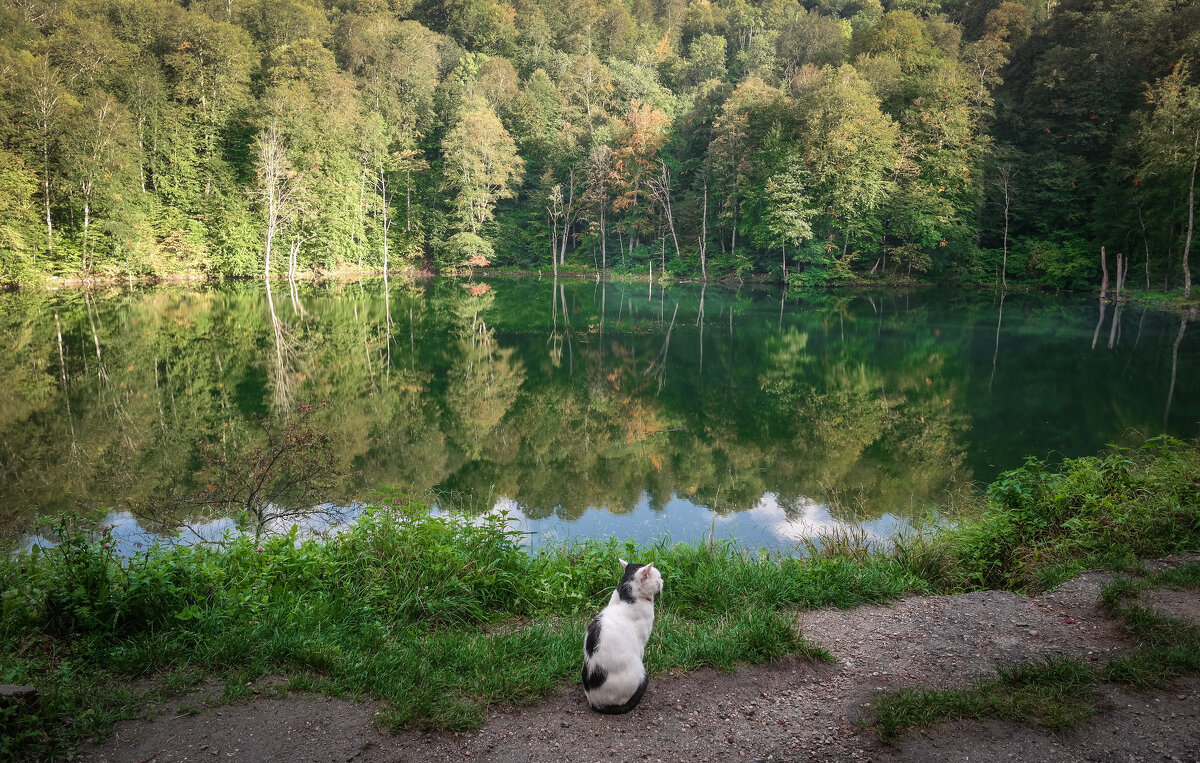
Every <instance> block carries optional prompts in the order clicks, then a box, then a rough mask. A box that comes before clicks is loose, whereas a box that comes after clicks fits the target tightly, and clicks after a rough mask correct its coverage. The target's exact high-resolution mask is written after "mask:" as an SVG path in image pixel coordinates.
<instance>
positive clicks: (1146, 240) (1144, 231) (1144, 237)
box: [1138, 202, 1150, 291]
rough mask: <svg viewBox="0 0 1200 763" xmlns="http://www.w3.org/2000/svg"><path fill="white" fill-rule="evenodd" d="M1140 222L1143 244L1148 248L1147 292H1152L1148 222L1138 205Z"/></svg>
mask: <svg viewBox="0 0 1200 763" xmlns="http://www.w3.org/2000/svg"><path fill="white" fill-rule="evenodd" d="M1138 222H1139V223H1140V224H1141V226H1142V244H1143V245H1145V247H1146V291H1150V239H1148V238H1146V221H1145V220H1144V219H1142V205H1141V203H1140V202H1139V203H1138Z"/></svg>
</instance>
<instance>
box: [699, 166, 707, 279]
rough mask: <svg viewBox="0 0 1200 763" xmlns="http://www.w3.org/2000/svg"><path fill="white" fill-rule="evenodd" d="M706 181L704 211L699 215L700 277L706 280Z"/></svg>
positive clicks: (705, 185) (705, 182) (705, 186)
mask: <svg viewBox="0 0 1200 763" xmlns="http://www.w3.org/2000/svg"><path fill="white" fill-rule="evenodd" d="M707 254H708V181H707V180H706V181H704V211H703V212H702V213H701V215H700V277H701V278H703V279H704V280H705V281H707V280H708V266H707V263H706V262H705V260H706V256H707Z"/></svg>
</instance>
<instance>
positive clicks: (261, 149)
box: [256, 120, 296, 279]
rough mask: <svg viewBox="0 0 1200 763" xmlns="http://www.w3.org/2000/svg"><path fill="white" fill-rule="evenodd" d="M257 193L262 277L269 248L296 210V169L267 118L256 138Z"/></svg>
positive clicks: (268, 267) (267, 268)
mask: <svg viewBox="0 0 1200 763" xmlns="http://www.w3.org/2000/svg"><path fill="white" fill-rule="evenodd" d="M256 143H257V148H258V151H257V154H258V167H257V169H258V183H259V195H260V196H261V198H262V202H263V213H264V214H265V215H266V244H265V246H264V248H263V276H264V277H265V278H267V279H270V278H271V249H272V247H273V246H274V243H275V239H276V237H277V236H278V235H279V233H280V232H281V231H282V230H283V229H285V228H286V227H287V226H288V225H289V224H290V223H291V221H292V219H293V217H294V216H295V213H296V184H295V183H294V182H293V180H294V179H295V177H296V171H295V170H293V169H292V166H291V162H290V161H289V160H288V157H287V150H286V148H285V146H284V144H283V135H282V131H281V130H280V127H279V123H278V121H276V120H271V122H269V123H268V124H267V126H266V128H264V129H263V131H262V132H261V133H259V136H258V138H257V139H256Z"/></svg>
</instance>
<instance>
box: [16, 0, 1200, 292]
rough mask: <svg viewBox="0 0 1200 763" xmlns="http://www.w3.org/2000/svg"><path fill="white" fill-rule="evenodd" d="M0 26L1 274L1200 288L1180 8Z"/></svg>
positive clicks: (1123, 0) (995, 6)
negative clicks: (1113, 262) (450, 275)
mask: <svg viewBox="0 0 1200 763" xmlns="http://www.w3.org/2000/svg"><path fill="white" fill-rule="evenodd" d="M0 30H2V31H0V214H2V215H3V219H2V221H0V281H4V282H10V283H11V282H19V281H25V280H30V281H32V280H36V279H40V278H43V277H46V276H84V277H104V276H107V277H122V278H123V277H126V276H129V277H137V276H155V275H166V274H173V273H189V274H209V275H217V276H227V275H232V276H238V275H255V274H264V273H265V274H282V273H284V272H285V271H286V272H287V273H288V274H295V273H296V272H301V271H307V272H327V271H333V270H347V269H363V270H379V269H386V268H392V267H395V266H398V265H399V266H418V267H433V268H439V267H440V268H447V267H459V266H461V265H462V264H463V262H464V260H463V257H464V253H467V252H470V253H471V254H469V255H468V259H470V260H472V261H473V262H478V259H477V258H476V255H479V257H482V258H483V259H487V260H489V261H490V262H492V264H494V265H500V266H509V267H515V268H521V269H537V270H542V269H544V270H549V269H550V268H551V267H554V268H559V267H572V266H573V267H575V268H595V269H598V270H606V269H617V270H620V271H624V272H637V271H645V270H647V269H648V268H650V267H651V266H652V263H653V266H654V267H656V268H657V269H660V270H665V271H667V272H668V273H670V274H672V275H675V276H679V277H705V278H714V277H716V278H723V277H741V278H746V277H762V278H773V279H778V278H781V277H787V278H788V279H790V280H791V282H792V283H793V284H812V285H816V284H824V283H830V282H834V281H839V280H847V279H864V278H872V277H874V278H888V279H898V278H921V279H925V280H936V281H939V282H950V283H955V282H957V283H999V282H1000V281H1002V280H1003V281H1005V282H1008V281H1017V282H1025V283H1042V284H1046V285H1051V286H1055V287H1067V288H1075V287H1085V286H1088V285H1089V284H1091V283H1093V282H1097V281H1098V280H1099V277H1100V269H1099V259H1098V252H1099V249H1100V247H1101V246H1106V247H1107V248H1108V249H1110V250H1114V251H1122V252H1125V253H1126V255H1127V257H1133V256H1134V254H1135V253H1136V254H1137V256H1138V258H1139V259H1140V260H1144V262H1142V263H1141V264H1142V265H1143V267H1142V268H1141V269H1142V270H1143V271H1144V279H1145V282H1146V285H1147V287H1149V286H1151V285H1154V286H1156V287H1171V286H1180V285H1185V282H1190V274H1189V271H1188V270H1187V268H1186V265H1187V263H1186V256H1185V255H1187V254H1190V248H1191V240H1192V232H1193V227H1194V225H1193V223H1194V182H1193V180H1194V172H1193V169H1194V167H1195V166H1196V162H1195V159H1196V156H1197V151H1196V145H1195V144H1196V141H1194V140H1191V137H1194V136H1193V135H1192V134H1191V132H1189V130H1192V127H1191V125H1192V124H1193V123H1194V122H1195V121H1196V117H1195V114H1194V113H1193V112H1195V111H1196V110H1197V107H1196V105H1195V104H1196V103H1197V102H1198V100H1200V99H1198V98H1197V96H1196V91H1197V88H1198V75H1197V72H1196V69H1195V67H1194V66H1191V65H1190V64H1191V63H1192V62H1193V60H1194V59H1195V58H1196V56H1197V54H1200V5H1197V4H1196V3H1193V2H1183V1H1181V0H1149V1H1144V2H1132V0H1062V2H1057V3H1042V2H1036V1H1035V0H924V1H923V2H909V1H903V2H902V1H901V0H882V1H881V0H867V1H864V2H860V1H856V2H845V1H844V0H690V1H689V0H662V2H657V3H641V2H634V3H626V2H617V0H507V1H506V0H444V1H442V0H439V2H432V1H431V0H429V1H427V0H422V1H421V2H412V1H411V0H402V1H400V2H396V1H393V2H380V1H378V0H338V1H337V2H335V1H334V0H324V1H323V2H322V1H321V0H238V1H237V2H232V1H230V2H218V1H217V0H213V1H211V2H209V1H207V0H206V1H205V2H191V3H183V2H174V1H173V0H136V1H135V0H54V2H21V3H18V2H4V3H2V4H0ZM1185 133H1186V134H1185ZM1189 141H1191V142H1189ZM465 234H469V236H466V235H465ZM548 253H549V254H548Z"/></svg>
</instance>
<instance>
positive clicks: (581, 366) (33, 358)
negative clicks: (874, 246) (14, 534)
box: [0, 279, 1198, 522]
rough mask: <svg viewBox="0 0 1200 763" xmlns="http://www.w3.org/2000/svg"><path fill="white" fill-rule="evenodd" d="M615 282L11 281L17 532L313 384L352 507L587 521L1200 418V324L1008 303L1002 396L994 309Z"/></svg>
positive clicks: (232, 439)
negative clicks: (1140, 322) (1124, 332)
mask: <svg viewBox="0 0 1200 763" xmlns="http://www.w3.org/2000/svg"><path fill="white" fill-rule="evenodd" d="M475 286H476V287H479V286H482V284H475ZM551 288H553V295H551V294H550V293H549V292H550V290H551ZM610 288H611V289H612V290H613V291H614V294H609V295H607V296H606V295H605V293H604V290H603V289H602V288H595V287H594V286H593V285H592V284H590V283H586V282H575V281H567V282H562V281H560V282H559V283H558V284H557V285H556V286H554V287H551V286H550V285H549V284H540V285H539V284H537V283H535V282H532V281H518V282H501V283H499V284H495V285H493V286H492V288H491V289H486V290H482V291H480V293H479V294H478V295H477V296H473V295H472V294H471V293H469V292H468V291H467V290H466V289H465V288H464V287H463V286H462V285H461V284H459V283H456V282H450V281H437V282H421V281H413V282H405V281H396V280H395V279H392V281H391V288H390V290H389V291H388V293H387V296H386V297H385V295H384V294H382V293H381V292H380V289H379V285H378V284H377V285H375V286H374V287H372V286H371V285H369V284H368V285H366V287H365V288H364V290H363V292H362V293H361V294H360V292H359V289H358V286H357V285H355V286H353V287H352V288H351V287H347V286H344V285H338V284H330V285H318V284H307V283H306V284H304V285H303V287H302V290H303V292H304V302H305V306H306V308H307V309H308V314H307V316H305V317H303V319H301V318H299V317H298V316H296V315H294V313H293V312H292V311H291V308H290V306H289V305H288V300H287V299H286V298H285V299H284V300H283V302H282V303H281V302H280V301H279V296H280V292H279V291H278V289H276V292H275V294H273V295H272V296H271V300H270V301H268V300H267V295H266V294H265V293H264V290H263V289H262V287H261V286H258V285H245V286H243V285H231V286H230V285H226V286H221V287H219V288H216V289H212V290H204V291H186V290H182V289H178V288H155V289H148V290H145V291H142V292H138V293H134V294H126V295H123V296H114V295H112V294H107V295H106V294H102V293H100V294H96V295H95V296H94V297H93V296H88V297H85V296H84V295H83V294H82V293H62V294H56V295H49V294H29V293H20V294H9V295H0V341H3V342H4V344H5V346H6V347H8V348H10V349H9V351H8V353H6V354H5V356H4V358H0V441H3V442H4V443H5V444H6V447H5V448H4V449H2V451H0V506H3V507H4V509H3V510H4V511H7V512H8V513H7V514H3V515H0V521H7V520H8V519H9V518H10V517H11V518H12V521H13V522H16V521H17V515H18V514H21V515H22V516H25V515H28V513H30V512H32V511H35V510H38V509H39V508H41V509H50V508H61V507H65V506H69V505H71V503H72V502H73V501H75V500H76V499H80V498H86V499H89V500H93V501H96V502H100V503H106V504H108V505H111V506H114V507H118V508H119V507H121V506H122V505H124V504H125V502H126V501H128V500H134V499H137V498H140V497H145V496H146V495H147V494H149V493H150V492H153V491H155V490H156V489H158V488H159V487H160V486H161V485H163V484H168V483H170V482H173V481H179V480H183V481H186V480H188V479H194V478H195V471H196V469H197V462H198V456H197V447H196V445H197V443H198V442H205V443H208V444H209V445H210V446H212V447H213V448H224V449H226V450H227V452H229V453H236V452H243V451H245V450H246V449H248V448H250V447H252V446H253V445H254V443H255V438H256V437H258V436H259V435H258V434H257V433H256V431H255V428H254V426H253V422H252V420H251V414H255V413H257V414H268V413H270V412H272V410H277V411H282V410H283V408H284V404H285V403H286V401H289V400H298V399H301V398H303V399H307V400H311V401H315V402H320V401H329V402H331V403H332V407H331V409H330V410H329V411H328V413H327V421H326V422H325V423H324V426H326V427H327V428H328V429H329V431H330V434H331V436H333V437H334V439H335V441H336V442H337V443H338V444H339V449H338V453H337V455H338V458H339V461H340V463H339V464H338V466H339V469H340V470H342V469H344V470H345V471H348V472H350V476H349V478H348V480H347V485H346V487H345V488H344V489H343V490H342V491H341V492H340V494H339V496H338V497H345V496H346V495H347V494H348V493H349V492H351V491H352V490H370V489H373V488H377V487H380V486H384V485H391V486H396V487H398V488H400V489H402V490H405V491H409V492H412V493H415V494H417V495H422V494H424V493H425V492H426V491H429V490H434V489H437V490H442V491H457V492H458V493H460V494H462V495H464V496H466V495H468V494H470V495H474V496H475V497H476V500H475V501H474V503H472V504H471V505H476V504H478V503H479V502H480V501H482V500H483V499H484V497H486V496H487V495H489V494H490V495H492V496H494V497H495V496H499V495H505V496H507V497H510V498H513V499H515V500H517V501H519V502H520V503H521V504H522V506H523V507H526V508H527V509H528V510H529V512H530V513H531V514H533V515H535V516H547V515H550V514H552V513H555V512H557V513H559V514H561V515H563V516H566V517H576V516H579V515H580V514H582V513H583V511H585V510H586V509H587V508H589V507H606V508H608V509H609V510H611V511H625V510H628V509H630V508H632V507H633V506H634V505H636V503H637V502H638V500H639V497H640V496H642V495H643V494H645V495H648V496H649V499H650V502H651V504H652V505H654V506H661V505H663V504H665V502H666V501H667V500H668V499H669V498H670V496H671V494H673V493H674V494H679V495H683V496H687V497H689V498H690V499H691V500H693V501H694V502H696V503H699V504H703V505H707V506H709V507H711V508H713V509H715V510H718V511H736V510H741V509H745V508H748V507H751V506H753V505H754V504H755V503H756V502H757V501H758V499H759V498H760V497H761V496H762V494H763V493H764V492H768V491H769V492H773V493H776V494H777V495H779V497H780V503H781V504H782V505H789V504H790V503H791V502H792V500H793V499H794V498H795V497H796V496H801V495H803V496H807V497H812V498H816V499H822V498H823V496H825V494H826V493H827V492H828V491H832V490H835V489H836V490H839V491H842V494H843V495H861V496H863V503H864V505H865V507H866V508H867V509H868V510H869V511H870V512H871V513H879V512H881V511H884V510H889V509H894V508H905V507H908V506H909V505H910V504H913V503H916V504H918V505H919V504H922V503H924V502H928V501H937V500H940V498H941V496H942V491H943V490H944V489H945V487H946V485H947V484H950V483H955V482H958V481H961V480H964V479H966V478H968V477H970V476H971V475H972V473H973V472H974V473H976V474H978V473H979V472H980V471H985V472H986V470H987V469H988V468H989V466H990V465H991V464H995V467H994V468H995V470H997V471H998V470H999V469H1002V468H1006V467H1007V466H1008V465H1015V463H1019V459H1020V457H1022V456H1023V455H1026V451H1027V450H1028V448H1029V445H1028V443H1029V442H1046V443H1047V444H1046V446H1045V448H1046V449H1047V450H1049V449H1050V448H1054V447H1060V446H1059V445H1058V443H1059V442H1060V441H1059V440H1051V439H1048V438H1049V437H1051V436H1053V437H1064V436H1065V435H1063V434H1062V432H1070V433H1071V436H1072V437H1078V438H1080V439H1079V441H1080V442H1085V441H1086V442H1089V443H1090V442H1093V441H1094V442H1095V443H1096V444H1095V445H1089V447H1091V448H1093V449H1094V448H1096V447H1100V446H1101V445H1103V444H1104V442H1106V441H1110V440H1117V439H1119V438H1120V436H1121V435H1122V433H1123V432H1124V431H1125V430H1126V429H1128V428H1130V427H1139V428H1141V429H1142V431H1145V432H1152V431H1157V430H1158V428H1159V427H1160V426H1161V424H1162V418H1163V407H1164V402H1165V401H1166V400H1167V399H1168V398H1169V397H1170V398H1171V406H1172V407H1171V410H1170V420H1171V421H1189V420H1194V419H1195V416H1196V415H1198V410H1197V408H1196V406H1197V402H1198V401H1197V399H1196V398H1195V396H1193V395H1182V394H1180V392H1179V390H1180V389H1182V388H1183V387H1182V386H1181V385H1183V384H1184V383H1185V382H1187V380H1188V379H1191V378H1193V376H1194V370H1193V369H1194V367H1195V366H1194V364H1195V354H1194V353H1190V352H1189V351H1188V350H1189V348H1191V347H1192V346H1193V344H1192V342H1191V340H1192V339H1193V337H1192V333H1191V332H1190V331H1189V332H1186V334H1185V335H1184V336H1183V337H1180V331H1179V327H1180V324H1179V320H1178V319H1177V318H1171V319H1170V321H1169V322H1168V321H1167V320H1166V319H1164V318H1162V317H1161V316H1158V315H1157V314H1156V313H1154V312H1150V313H1149V314H1148V315H1146V316H1145V318H1144V323H1145V326H1144V330H1141V329H1139V330H1140V335H1141V338H1140V340H1139V341H1132V342H1120V341H1117V342H1116V344H1115V346H1114V349H1113V350H1112V351H1111V352H1099V351H1097V352H1095V353H1092V352H1090V351H1089V350H1088V340H1089V339H1090V338H1091V337H1092V335H1093V333H1094V323H1095V320H1096V315H1095V313H1094V312H1087V313H1085V312H1083V309H1081V308H1082V307H1083V306H1082V305H1081V304H1080V303H1067V302H1062V301H1045V302H1041V301H1037V300H1035V299H1034V298H1033V297H1030V296H1028V295H1015V296H1014V295H1009V296H1008V298H1007V301H1005V302H1004V314H1003V318H1002V331H1003V345H1004V352H1005V356H1004V358H1003V359H1001V361H1000V362H999V364H998V365H999V366H1000V367H1001V370H1002V373H998V374H996V376H995V377H994V383H993V384H991V385H990V388H989V381H993V376H992V367H993V364H994V363H996V358H997V357H998V356H997V327H998V325H1000V319H998V315H997V309H996V305H995V304H994V303H992V302H991V300H980V299H978V298H975V297H970V296H961V297H957V299H959V300H960V301H961V302H962V303H963V304H964V305H965V306H963V305H958V306H955V307H953V308H949V307H945V302H944V301H942V300H943V298H942V297H940V296H939V297H938V298H937V299H934V298H933V297H927V296H925V295H914V297H913V298H912V304H911V307H910V306H909V305H907V304H906V299H905V298H904V297H902V296H901V297H896V296H891V295H887V296H884V297H883V298H882V299H880V298H879V297H874V298H873V300H871V301H874V303H875V304H874V306H872V304H871V301H868V300H867V299H865V298H849V299H848V298H846V296H845V295H844V294H843V295H833V296H827V295H820V296H817V297H815V298H813V299H811V300H807V298H806V300H807V301H804V302H800V303H795V302H793V300H792V299H791V298H789V299H788V301H787V303H786V305H785V311H784V315H783V318H782V322H781V320H780V318H779V306H778V303H777V294H774V293H773V294H771V295H770V299H766V300H763V299H756V298H752V295H749V294H748V292H749V289H746V290H744V291H743V293H742V294H741V295H736V294H733V293H731V292H729V291H727V290H724V289H719V288H717V289H705V288H703V287H699V286H698V287H696V289H695V290H694V291H693V290H690V289H688V288H684V287H671V297H672V299H671V301H672V303H677V304H678V305H679V307H678V312H677V313H673V315H674V316H675V317H674V320H672V318H669V317H666V316H665V310H664V300H662V299H661V298H660V299H658V300H655V301H656V302H658V304H653V303H650V304H647V302H645V301H644V300H645V298H646V292H645V291H644V289H643V288H640V287H637V288H634V287H626V286H623V285H619V284H618V285H613V286H611V287H610ZM631 295H632V296H631ZM547 297H550V298H551V299H550V301H551V303H552V306H553V307H552V310H551V311H550V314H549V315H548V314H547V311H546V309H545V308H546V307H548V306H550V305H547V304H546V302H547V299H546V298H547ZM1013 300H1017V301H1016V302H1014V301H1013ZM702 301H703V312H704V315H703V316H702V314H701V302H702ZM264 302H266V303H267V304H266V309H264ZM610 305H611V307H609V306H610ZM602 308H608V315H607V316H606V317H605V320H604V334H603V338H602V339H601V337H600V335H599V332H598V328H597V327H598V326H599V325H600V311H601V309H602ZM567 309H569V313H567V312H564V311H565V310H567ZM673 310H674V308H673ZM280 311H281V312H280ZM735 312H736V313H737V316H736V321H735V323H734V325H733V328H734V330H733V331H732V332H730V331H729V330H728V329H727V326H729V324H730V316H732V315H733V313H735ZM56 313H57V314H58V316H59V326H61V335H62V343H61V349H62V354H61V355H60V352H59V348H60V345H59V338H58V337H59V326H56V323H55V314H56ZM389 313H390V314H391V316H392V321H391V327H390V329H389V322H388V314H389ZM946 316H951V317H950V318H949V319H948V318H946ZM1107 317H1108V316H1107V315H1106V318H1107ZM663 318H665V321H663V320H662V319H663ZM568 320H569V322H568ZM706 326H707V330H706ZM714 328H716V330H713V329H714ZM547 329H550V330H551V332H552V337H551V342H550V343H547V341H546V335H547V331H546V330H547ZM1105 329H1108V330H1109V331H1108V333H1111V327H1110V326H1108V325H1107V324H1105V326H1104V328H1103V329H1102V330H1105ZM939 331H940V332H941V333H940V335H939V334H938V332H939ZM555 334H557V340H556V339H555V338H554V335H555ZM668 334H669V337H670V341H669V343H668V342H667V337H668ZM389 335H390V336H389ZM406 335H407V336H406ZM389 339H390V340H391V341H389ZM556 343H557V346H558V347H561V348H562V355H561V356H557V355H556V352H555V347H556ZM1176 346H1177V347H1178V351H1177V354H1176V352H1173V350H1174V349H1175V348H1176ZM568 347H570V348H572V349H570V350H569V349H568ZM1076 350H1078V352H1075V351H1076ZM1072 352H1074V354H1072ZM556 358H557V359H561V362H560V363H559V362H556ZM571 358H573V360H571ZM701 359H702V360H701ZM97 363H102V364H103V370H102V371H101V370H100V369H99V368H98V366H97V365H96V364H97ZM701 363H703V365H701ZM1114 363H1115V364H1116V365H1113V364H1114ZM1173 365H1174V366H1176V368H1175V374H1172V367H1173ZM572 366H574V368H572ZM667 366H669V371H670V378H669V383H667V384H665V385H663V386H662V388H661V391H659V390H658V389H657V386H658V385H657V383H656V378H655V372H657V371H659V370H660V369H663V368H666V367H667ZM647 367H651V368H652V374H651V375H650V376H647V375H646V374H645V373H644V371H645V370H646V369H647ZM1081 375H1083V376H1086V377H1087V378H1088V380H1089V384H1088V385H1085V386H1080V385H1075V386H1069V385H1067V383H1065V382H1063V383H1064V385H1067V389H1069V390H1071V392H1070V393H1069V394H1070V395H1071V397H1070V398H1068V397H1066V396H1065V394H1066V393H1064V395H1062V396H1058V397H1056V396H1055V394H1054V392H1053V390H1054V388H1055V384H1057V383H1060V382H1061V380H1071V379H1075V378H1077V377H1079V376H1081ZM1173 375H1174V376H1175V377H1176V378H1177V382H1176V384H1175V388H1174V390H1172V389H1170V382H1171V379H1172V376H1173ZM63 379H65V380H66V384H65V386H64V384H63ZM1130 389H1137V390H1140V391H1141V392H1140V394H1137V395H1130V394H1128V390H1130ZM1047 390H1049V391H1047ZM1033 392H1037V393H1038V394H1032V393H1033ZM1172 393H1173V394H1172ZM1112 400H1119V401H1120V407H1118V408H1114V404H1113V403H1112ZM68 405H69V406H70V409H71V414H72V415H71V416H69V417H68V416H66V415H65V411H66V408H67V406H68ZM1012 411H1024V412H1025V413H1024V414H1023V415H1020V416H1015V415H1014V414H1013V413H1012ZM1101 414H1103V416H1101ZM1114 414H1115V416H1114ZM968 422H970V423H971V425H970V426H968ZM72 430H73V432H74V442H75V443H76V444H77V445H76V448H75V451H74V452H75V453H76V454H77V455H76V456H72V455H71V453H72V449H71V448H70V445H69V444H70V443H71V442H72ZM1074 430H1078V431H1074ZM1047 433H1050V434H1047ZM1088 437H1090V438H1092V439H1090V440H1088V439H1086V438H1088ZM972 438H975V441H972ZM1072 441H1074V440H1072ZM989 448H990V449H992V451H991V452H989V450H988V449H989ZM996 452H999V455H998V456H997V455H994V453H996ZM967 453H984V454H985V455H983V456H974V458H976V461H974V462H973V461H971V460H970V459H968V458H966V456H965V454H967ZM1075 454H1076V453H1071V455H1075ZM980 461H982V463H981V464H980ZM981 467H982V468H981ZM993 473H994V472H993ZM981 476H984V477H986V476H988V475H986V474H984V475H981ZM22 513H23V514H22Z"/></svg>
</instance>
